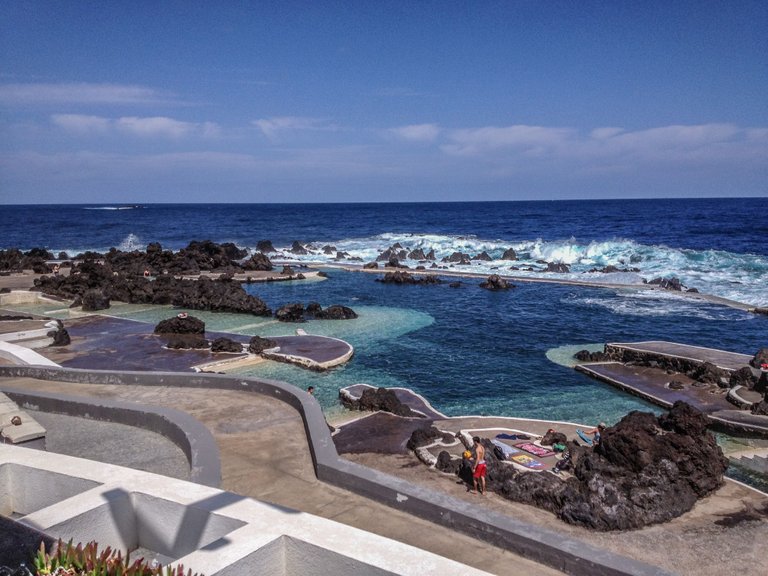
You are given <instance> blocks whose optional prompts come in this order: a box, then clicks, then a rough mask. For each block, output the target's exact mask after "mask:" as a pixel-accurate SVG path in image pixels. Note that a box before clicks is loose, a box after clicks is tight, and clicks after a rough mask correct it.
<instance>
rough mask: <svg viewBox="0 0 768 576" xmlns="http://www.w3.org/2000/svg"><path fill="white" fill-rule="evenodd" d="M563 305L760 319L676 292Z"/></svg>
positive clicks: (580, 298)
mask: <svg viewBox="0 0 768 576" xmlns="http://www.w3.org/2000/svg"><path fill="white" fill-rule="evenodd" d="M561 303H563V304H567V305H574V304H575V305H582V306H586V307H588V308H590V307H598V308H605V309H607V310H610V311H611V312H612V313H614V314H617V315H620V316H645V317H661V316H684V317H686V318H698V319H701V320H729V321H748V320H754V319H755V318H756V317H755V316H753V315H751V314H746V313H744V312H741V311H737V310H733V309H731V308H725V307H722V306H716V305H713V304H709V303H702V302H697V301H692V300H689V299H686V298H681V297H680V296H679V295H677V294H675V293H672V292H659V291H653V292H649V291H642V292H626V293H622V294H618V295H615V296H613V297H608V296H588V297H584V296H578V295H571V296H568V297H566V298H563V299H562V300H561Z"/></svg>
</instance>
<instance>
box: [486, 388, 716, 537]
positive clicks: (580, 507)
mask: <svg viewBox="0 0 768 576" xmlns="http://www.w3.org/2000/svg"><path fill="white" fill-rule="evenodd" d="M569 449H570V450H571V454H572V456H573V462H574V465H573V470H572V471H573V476H571V477H569V478H568V479H567V480H565V481H561V480H560V479H558V478H557V477H555V476H554V475H552V474H549V473H532V472H523V473H518V474H516V475H515V476H514V477H513V478H512V479H510V480H508V481H505V482H504V483H503V485H502V486H501V487H500V489H499V492H500V493H501V494H502V495H504V496H505V497H506V498H509V499H510V500H514V501H517V502H524V503H527V504H533V505H535V506H538V507H540V508H544V509H546V510H549V511H551V512H553V513H554V514H556V515H557V516H558V517H559V518H561V519H563V520H564V521H566V522H568V523H571V524H578V525H581V526H586V527H589V528H592V529H596V530H631V529H635V528H641V527H643V526H648V525H650V524H657V523H660V522H666V521H668V520H671V519H672V518H676V517H677V516H680V515H681V514H683V513H685V512H687V511H689V510H690V509H691V508H692V507H693V505H694V504H695V503H696V501H697V500H698V499H699V498H703V497H705V496H707V495H709V494H711V493H712V492H714V491H715V490H717V489H718V488H719V487H720V486H722V484H723V473H724V472H725V470H726V468H727V467H728V460H727V459H726V458H725V457H724V456H723V454H722V452H721V451H720V448H719V447H718V446H717V443H716V442H715V439H714V437H713V436H712V435H711V434H709V433H708V432H707V430H706V418H705V417H704V415H703V414H701V412H699V411H698V410H696V409H695V408H693V407H691V406H690V405H688V404H686V403H684V402H676V403H675V404H674V406H673V407H672V409H671V410H670V411H669V413H667V414H665V415H662V416H658V417H656V416H654V415H653V414H651V413H646V412H631V413H629V414H628V415H627V416H625V417H624V418H623V419H622V420H621V422H619V423H618V424H617V425H616V426H613V427H611V428H608V429H606V430H605V431H604V432H603V434H602V440H601V442H600V444H599V445H598V446H597V447H595V448H594V449H590V448H585V447H583V446H576V445H575V443H571V445H569Z"/></svg>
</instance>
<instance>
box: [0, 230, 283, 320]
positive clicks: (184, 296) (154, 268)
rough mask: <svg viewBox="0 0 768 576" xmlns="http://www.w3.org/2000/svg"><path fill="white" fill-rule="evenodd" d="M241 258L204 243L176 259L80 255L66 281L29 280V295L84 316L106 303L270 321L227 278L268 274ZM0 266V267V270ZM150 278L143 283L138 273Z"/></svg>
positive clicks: (258, 262)
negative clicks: (63, 301)
mask: <svg viewBox="0 0 768 576" xmlns="http://www.w3.org/2000/svg"><path fill="white" fill-rule="evenodd" d="M245 256H247V252H246V251H245V250H240V249H239V248H237V247H236V246H235V245H234V244H229V243H225V244H215V243H213V242H210V241H204V242H191V243H190V244H189V246H187V248H184V249H182V250H179V252H177V253H175V254H174V253H173V252H171V251H167V250H165V251H164V250H163V249H162V247H161V246H160V244H156V243H155V244H150V245H149V246H147V250H146V252H139V251H134V252H121V251H119V250H115V249H112V250H110V251H109V252H108V253H107V254H96V253H86V254H81V255H79V259H80V260H81V261H80V262H78V263H77V264H75V265H74V266H73V267H72V270H71V273H70V274H69V275H67V276H64V275H59V276H42V277H40V278H37V279H35V289H36V290H39V291H41V292H43V293H44V294H48V295H51V296H58V297H61V298H68V299H73V300H76V301H78V302H79V303H80V304H82V305H83V307H84V309H85V310H91V311H94V310H103V309H105V308H108V307H109V304H110V301H111V300H119V301H121V302H127V303H130V304H173V305H175V306H179V307H183V308H190V309H193V310H210V311H213V312H241V313H249V314H254V315H257V316H271V314H272V311H271V310H270V309H269V308H268V307H267V306H266V304H264V302H262V301H261V300H260V299H259V298H256V297H255V296H251V295H249V294H247V293H246V292H245V290H243V288H242V286H241V285H240V283H239V282H235V281H233V280H232V274H234V273H237V272H245V271H249V270H270V269H271V268H272V264H271V262H270V261H269V259H268V258H267V257H266V256H264V255H263V254H260V253H257V254H255V255H253V256H252V257H251V258H250V259H249V260H246V261H245V263H244V264H243V265H240V264H239V263H238V261H239V260H240V259H242V258H244V257H245ZM0 265H1V264H0ZM145 271H146V272H147V273H148V274H149V275H150V277H149V278H148V277H145V274H144V272H145ZM201 271H205V272H218V273H220V274H221V276H220V277H219V278H218V279H216V280H214V279H211V278H209V277H207V276H201V277H200V278H199V279H198V280H185V279H183V278H179V277H177V276H175V275H181V274H199V273H200V272H201Z"/></svg>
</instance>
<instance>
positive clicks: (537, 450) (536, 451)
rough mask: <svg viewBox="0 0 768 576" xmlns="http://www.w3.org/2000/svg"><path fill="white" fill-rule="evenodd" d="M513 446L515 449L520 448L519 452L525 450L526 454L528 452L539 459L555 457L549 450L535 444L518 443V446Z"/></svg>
mask: <svg viewBox="0 0 768 576" xmlns="http://www.w3.org/2000/svg"><path fill="white" fill-rule="evenodd" d="M515 446H516V447H517V448H520V450H525V451H526V452H529V453H531V454H533V455H534V456H538V457H539V458H546V457H547V456H554V455H555V453H554V452H553V451H552V450H550V449H549V448H542V447H541V446H536V444H534V443H533V442H520V443H519V444H515Z"/></svg>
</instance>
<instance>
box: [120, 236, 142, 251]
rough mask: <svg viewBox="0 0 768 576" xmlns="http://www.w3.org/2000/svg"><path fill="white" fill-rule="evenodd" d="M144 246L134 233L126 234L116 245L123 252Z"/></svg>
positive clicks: (140, 248)
mask: <svg viewBox="0 0 768 576" xmlns="http://www.w3.org/2000/svg"><path fill="white" fill-rule="evenodd" d="M144 248H146V244H144V243H143V242H142V241H141V239H139V237H138V236H136V234H128V236H126V237H125V238H124V239H123V241H122V242H120V245H119V246H118V250H122V251H123V252H133V251H134V250H143V249H144Z"/></svg>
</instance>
